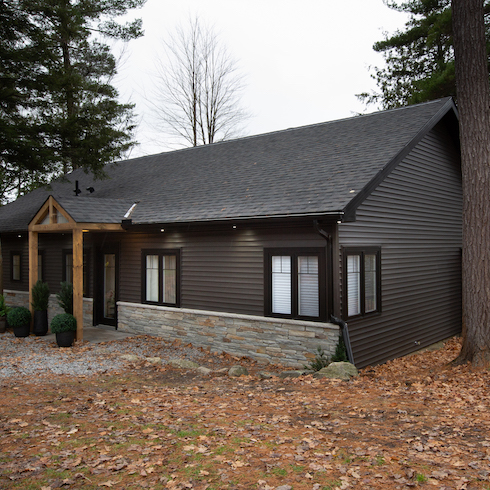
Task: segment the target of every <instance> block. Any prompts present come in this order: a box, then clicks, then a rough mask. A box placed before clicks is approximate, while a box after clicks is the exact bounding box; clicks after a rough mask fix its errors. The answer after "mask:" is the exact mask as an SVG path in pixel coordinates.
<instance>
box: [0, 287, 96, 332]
mask: <svg viewBox="0 0 490 490" xmlns="http://www.w3.org/2000/svg"><path fill="white" fill-rule="evenodd" d="M3 294H4V296H5V302H6V303H7V305H8V306H12V307H15V306H25V307H26V308H29V293H28V292H27V291H13V290H8V289H6V290H4V292H3ZM93 305H94V302H93V299H92V298H83V326H84V327H91V326H92V325H93V311H94V306H93ZM63 312H64V311H63V309H62V308H61V307H60V306H59V304H58V299H57V298H56V294H51V295H50V296H49V306H48V322H49V323H50V324H51V320H52V319H53V317H54V316H55V315H58V314H59V313H63Z"/></svg>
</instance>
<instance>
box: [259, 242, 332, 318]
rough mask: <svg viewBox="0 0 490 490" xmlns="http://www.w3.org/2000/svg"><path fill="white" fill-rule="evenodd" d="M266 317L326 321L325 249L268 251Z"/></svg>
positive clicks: (266, 257) (266, 260)
mask: <svg viewBox="0 0 490 490" xmlns="http://www.w3.org/2000/svg"><path fill="white" fill-rule="evenodd" d="M265 267H266V271H265V285H266V293H265V294H266V314H267V315H270V316H278V317H286V318H305V319H312V320H320V319H324V318H325V314H326V313H325V312H326V291H325V283H326V280H325V276H326V274H325V249H318V248H313V249H268V250H266V251H265Z"/></svg>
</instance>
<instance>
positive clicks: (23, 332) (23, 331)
mask: <svg viewBox="0 0 490 490" xmlns="http://www.w3.org/2000/svg"><path fill="white" fill-rule="evenodd" d="M12 328H13V329H14V335H15V336H16V337H29V334H30V333H31V326H30V325H29V323H28V324H27V325H22V326H20V327H12Z"/></svg>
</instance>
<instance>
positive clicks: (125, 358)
mask: <svg viewBox="0 0 490 490" xmlns="http://www.w3.org/2000/svg"><path fill="white" fill-rule="evenodd" d="M121 359H122V360H123V361H129V362H138V361H141V358H140V357H139V356H135V355H134V354H123V355H122V356H121Z"/></svg>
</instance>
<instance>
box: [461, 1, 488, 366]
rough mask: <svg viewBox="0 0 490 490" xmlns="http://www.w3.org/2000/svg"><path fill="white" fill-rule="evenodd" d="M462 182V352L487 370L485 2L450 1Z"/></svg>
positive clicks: (462, 359)
mask: <svg viewBox="0 0 490 490" xmlns="http://www.w3.org/2000/svg"><path fill="white" fill-rule="evenodd" d="M452 15H453V35H454V50H455V59H456V85H457V94H458V111H459V116H460V120H459V127H460V141H461V170H462V178H463V346H462V349H461V353H460V355H459V357H458V359H457V361H459V362H467V361H469V362H471V363H472V364H474V365H477V366H489V365H490V199H489V194H488V193H489V186H490V89H489V81H488V67H487V57H486V48H485V31H484V23H483V0H452Z"/></svg>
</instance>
